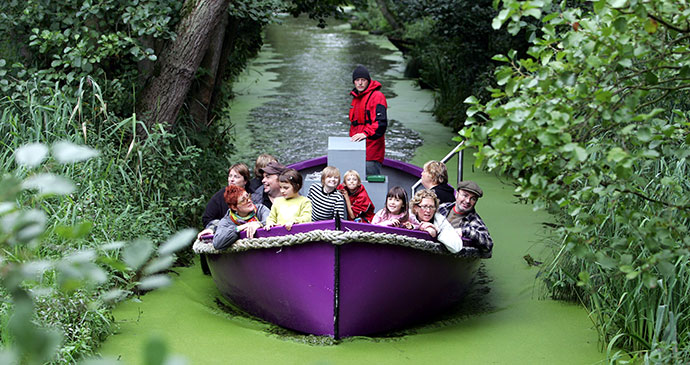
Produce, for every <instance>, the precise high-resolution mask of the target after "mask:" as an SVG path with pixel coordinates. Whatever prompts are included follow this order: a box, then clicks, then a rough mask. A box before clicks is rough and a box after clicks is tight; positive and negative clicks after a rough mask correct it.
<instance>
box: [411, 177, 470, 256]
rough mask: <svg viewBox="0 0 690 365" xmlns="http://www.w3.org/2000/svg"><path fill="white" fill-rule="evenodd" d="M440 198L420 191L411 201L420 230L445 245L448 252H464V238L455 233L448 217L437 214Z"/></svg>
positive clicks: (429, 191) (429, 192) (432, 193)
mask: <svg viewBox="0 0 690 365" xmlns="http://www.w3.org/2000/svg"><path fill="white" fill-rule="evenodd" d="M438 204H439V201H438V198H437V197H436V194H435V193H434V192H433V191H431V190H426V189H425V190H420V191H418V192H417V193H416V194H415V195H414V197H413V198H412V200H411V201H410V207H412V213H413V214H414V215H415V217H417V220H419V222H420V225H419V229H420V230H422V231H426V232H428V233H429V234H430V235H431V237H435V238H436V239H438V241H439V242H441V243H443V245H444V246H446V248H447V249H448V251H450V252H452V253H456V252H458V251H460V250H462V238H460V236H458V234H457V233H456V232H455V229H454V228H453V226H451V225H450V223H449V222H448V220H447V219H446V217H444V216H442V215H441V214H439V213H437V212H436V210H437V209H438Z"/></svg>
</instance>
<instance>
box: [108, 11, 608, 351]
mask: <svg viewBox="0 0 690 365" xmlns="http://www.w3.org/2000/svg"><path fill="white" fill-rule="evenodd" d="M356 64H364V65H366V66H367V67H368V68H369V70H370V72H371V74H372V78H374V79H377V80H379V81H381V83H382V84H383V85H384V89H383V91H384V93H385V94H386V96H387V97H388V103H389V118H390V119H391V120H392V123H391V127H390V129H389V131H388V133H387V135H386V138H387V147H388V149H387V155H388V157H392V158H396V159H401V160H405V161H410V162H412V163H414V164H417V165H421V164H423V163H424V162H425V161H427V160H429V159H439V158H441V157H442V156H443V155H445V154H446V153H447V151H448V150H450V149H451V148H452V147H453V146H454V144H455V142H453V141H452V140H451V139H452V138H453V137H454V134H453V133H452V131H451V130H449V129H448V128H445V127H443V126H440V125H439V124H437V123H435V122H434V120H433V116H432V115H431V113H429V112H428V110H429V109H430V107H431V106H432V105H433V96H432V94H431V93H430V92H428V91H422V90H419V89H418V88H416V87H415V86H414V82H413V81H411V80H407V79H405V78H404V77H403V76H402V74H403V70H404V61H403V59H402V56H401V54H400V53H399V52H397V51H396V50H395V48H394V47H393V46H392V45H391V44H390V43H389V42H388V41H387V40H385V38H381V37H376V36H371V35H368V34H364V33H362V32H356V31H351V30H350V29H349V27H348V26H347V25H346V24H340V25H337V24H336V25H333V24H331V26H329V27H328V28H327V29H319V28H317V27H315V26H314V25H313V22H309V21H307V20H304V19H297V20H295V19H292V18H285V19H284V22H283V24H282V25H273V26H271V27H269V28H268V30H267V32H266V37H265V45H264V47H263V49H262V51H261V54H260V55H259V57H258V58H257V59H256V60H254V61H253V62H252V64H251V65H250V66H249V68H248V70H247V71H246V72H245V73H244V74H243V75H242V77H241V80H240V82H239V83H238V84H236V85H235V92H236V93H237V97H236V98H235V100H234V101H233V105H232V109H231V110H230V115H229V117H230V119H231V121H232V123H233V124H234V126H235V133H236V137H237V138H236V139H237V146H238V149H239V153H237V154H236V155H235V156H233V160H236V161H244V162H247V163H251V161H253V160H254V158H255V157H256V156H257V155H258V154H259V153H262V152H269V153H272V154H274V155H276V156H278V157H279V159H280V160H281V162H285V163H291V162H295V161H298V160H301V159H305V158H310V157H313V156H317V155H323V154H325V153H326V144H327V137H328V136H329V135H341V136H345V135H347V130H348V125H347V111H348V107H349V101H350V97H349V96H348V92H349V89H350V88H351V72H352V69H353V67H354V66H355V65H356ZM456 163H457V162H455V160H452V161H451V164H450V165H451V166H449V170H451V172H452V175H453V176H451V181H452V182H454V181H455V173H454V170H455V164H456ZM471 163H472V160H471V158H469V157H467V158H466V161H465V166H466V167H465V169H464V171H465V178H466V179H472V180H475V181H477V182H478V183H479V185H480V186H481V187H482V188H483V189H484V191H485V196H484V198H482V199H481V200H480V201H479V202H478V204H477V209H478V211H479V213H480V214H481V215H482V217H483V218H484V220H485V221H486V223H487V225H488V227H489V230H490V232H491V234H492V236H493V238H494V242H495V247H494V257H493V258H491V259H489V260H485V262H484V269H483V272H484V273H485V277H483V278H482V282H483V283H482V284H481V285H479V286H478V292H477V293H475V294H474V295H473V296H472V297H471V299H470V301H468V303H466V307H468V308H469V309H465V310H463V311H461V312H459V313H456V314H455V315H452V316H450V317H447V318H446V319H445V320H443V321H439V322H436V323H432V324H429V325H426V326H423V327H420V328H416V329H413V330H412V331H409V332H406V333H402V334H397V335H396V336H390V337H381V338H368V337H363V338H352V339H346V340H344V341H343V342H341V343H340V344H338V345H332V344H331V343H330V342H329V341H323V342H324V344H322V345H316V344H315V343H319V339H314V338H309V337H307V336H290V335H285V334H282V333H280V331H276V329H275V327H273V326H270V325H268V324H265V323H261V322H259V321H255V320H251V319H248V318H245V317H242V316H237V315H233V314H231V313H228V312H226V311H225V310H224V309H223V308H222V306H221V305H219V304H218V302H217V298H218V297H219V296H220V294H219V293H218V291H217V290H216V288H215V286H214V284H213V282H212V279H211V278H210V277H208V276H203V275H202V274H201V270H200V269H199V267H198V265H197V266H194V267H190V268H182V269H177V270H176V271H177V272H178V273H179V275H173V279H174V284H173V286H172V287H169V288H167V289H164V290H160V291H156V292H154V293H150V294H147V295H145V296H143V297H141V298H140V299H139V300H130V301H128V302H126V303H124V304H122V305H120V306H119V307H118V308H117V309H116V311H115V313H114V314H115V318H116V320H117V321H118V322H119V324H120V330H119V331H118V333H117V334H115V335H114V336H112V337H111V338H110V339H108V341H107V342H106V343H105V344H104V346H103V348H102V353H103V355H104V356H112V357H116V358H120V359H121V360H123V361H125V362H127V363H140V362H141V361H142V359H143V356H142V353H143V348H142V343H143V341H144V340H145V339H146V338H148V337H150V336H157V337H161V338H163V339H165V340H166V341H167V344H168V347H169V351H170V352H171V353H173V354H178V355H181V356H182V357H185V358H186V359H187V360H188V362H189V363H191V364H226V363H269V362H270V363H273V362H278V363H300V364H302V363H307V364H314V363H320V364H346V363H355V362H357V363H377V364H378V363H391V364H392V363H395V364H397V363H401V362H403V363H421V362H429V363H468V364H485V363H495V364H554V363H559V364H592V363H598V362H601V361H603V359H604V357H605V356H604V354H602V353H600V352H599V350H598V344H597V334H596V332H595V330H594V329H593V328H592V325H591V322H590V320H589V319H588V318H587V313H586V312H585V311H584V309H582V308H581V307H579V306H576V305H572V304H565V303H561V302H556V301H552V300H543V299H540V293H541V292H540V290H539V282H538V280H537V279H535V275H536V273H537V269H535V268H532V267H530V266H528V265H527V264H526V263H525V261H524V259H523V256H524V255H526V254H531V255H532V256H536V257H538V256H540V255H541V253H542V252H543V250H544V247H543V244H542V243H540V237H541V236H543V235H544V232H543V231H542V229H541V224H540V223H541V222H543V221H545V220H547V219H548V216H546V215H545V214H544V213H539V212H537V213H535V212H533V211H532V209H531V207H530V206H526V205H521V204H517V203H516V201H515V200H516V199H515V198H514V197H513V195H512V188H511V186H510V185H508V184H505V183H503V182H501V180H500V179H499V178H497V177H496V176H494V175H491V174H487V173H485V172H482V171H478V170H475V169H473V168H472V167H471Z"/></svg>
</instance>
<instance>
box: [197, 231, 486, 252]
mask: <svg viewBox="0 0 690 365" xmlns="http://www.w3.org/2000/svg"><path fill="white" fill-rule="evenodd" d="M317 241H325V242H330V243H332V244H334V245H344V244H346V243H349V242H366V243H376V244H390V245H397V246H405V247H411V248H415V249H418V250H422V251H427V252H432V253H436V254H448V255H451V254H450V253H449V252H447V251H446V250H444V249H442V248H441V246H442V245H441V244H440V243H438V242H436V241H429V240H425V239H421V238H414V237H408V236H402V235H397V234H393V233H379V232H364V231H331V230H314V231H309V232H304V233H296V234H291V235H285V236H275V237H262V238H243V239H241V240H237V241H236V242H235V243H233V244H232V245H230V247H228V248H225V249H222V250H217V249H215V248H214V247H213V244H211V243H204V242H201V241H199V240H196V241H195V242H194V245H193V247H192V248H193V250H194V252H196V253H198V254H201V253H205V254H222V253H230V252H243V251H248V250H253V249H260V248H278V247H287V246H295V245H300V244H304V243H309V242H317ZM453 256H457V257H480V256H481V255H479V254H478V250H476V249H475V248H472V247H465V248H463V249H462V250H461V251H460V252H458V253H457V254H454V255H453Z"/></svg>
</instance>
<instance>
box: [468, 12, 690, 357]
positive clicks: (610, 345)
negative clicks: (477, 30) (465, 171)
mask: <svg viewBox="0 0 690 365" xmlns="http://www.w3.org/2000/svg"><path fill="white" fill-rule="evenodd" d="M689 16H690V13H689V12H688V10H687V9H685V8H684V7H683V6H682V5H680V4H678V3H676V2H674V1H666V0H656V1H648V2H636V1H629V2H628V1H617V0H616V1H596V2H594V3H593V6H592V7H591V9H590V8H566V7H562V8H552V7H551V3H550V2H548V1H522V2H518V1H504V4H503V9H502V10H501V11H500V12H499V14H498V16H497V17H496V18H495V19H494V23H493V24H494V27H496V28H498V27H500V26H501V25H502V24H504V23H506V24H507V25H506V26H507V29H508V30H509V31H510V32H512V33H517V32H518V31H520V30H521V29H522V28H523V27H528V26H529V23H527V22H525V21H523V18H524V17H533V18H536V19H539V20H541V22H542V25H541V28H539V29H532V31H535V32H534V34H535V37H534V39H533V40H532V41H531V43H532V46H531V47H530V48H529V51H528V55H529V57H524V58H521V57H519V56H518V54H517V52H515V51H511V52H509V53H508V54H507V55H499V56H496V57H495V58H494V59H495V60H496V61H499V62H503V64H504V66H502V67H500V68H498V69H497V70H496V73H495V76H496V82H497V83H498V85H500V88H494V89H492V97H493V99H492V100H490V101H489V102H488V103H485V104H483V103H481V102H480V101H479V100H478V99H477V98H474V97H470V98H468V99H467V103H468V104H469V105H470V108H469V110H468V115H469V116H470V118H469V119H468V121H469V122H470V123H471V125H470V126H468V127H467V128H465V129H463V130H462V131H461V133H460V134H461V136H463V137H465V138H467V139H468V140H469V145H471V146H475V147H477V148H478V153H477V164H478V165H484V166H487V167H488V168H489V169H492V170H498V171H501V172H504V173H507V174H509V175H511V176H513V177H514V178H515V179H516V182H517V185H518V187H517V189H516V192H517V193H518V194H519V195H520V196H521V197H522V198H523V199H525V200H529V201H532V202H534V203H535V206H536V207H537V208H548V209H550V210H551V211H553V212H556V213H557V214H558V219H559V224H560V226H559V228H558V229H557V230H556V232H555V233H556V234H557V239H558V243H559V244H558V246H557V247H556V248H555V257H554V259H553V261H552V263H551V264H550V265H549V267H548V268H546V269H545V274H546V275H545V277H546V283H547V284H548V285H549V286H550V289H551V290H552V293H553V294H554V296H558V297H565V298H579V299H580V300H582V302H583V303H584V304H585V305H586V306H587V307H588V308H589V309H590V310H591V311H592V315H591V318H592V319H593V320H594V322H595V324H596V325H597V329H598V330H599V332H600V335H601V339H602V340H603V341H604V343H605V344H606V345H607V349H608V350H609V355H610V356H611V358H612V359H613V358H616V359H617V358H619V356H620V354H618V353H614V352H613V351H614V349H615V348H616V347H622V348H624V349H626V350H628V351H631V352H632V353H633V357H634V358H639V359H644V360H645V361H649V362H688V360H689V358H688V355H689V348H690V342H689V340H690V313H688V310H687V308H688V307H687V304H688V303H687V301H688V300H689V294H690V281H689V280H688V278H689V276H690V273H689V272H688V254H689V253H690V252H689V251H688V245H689V244H690V236H689V235H688V227H689V225H688V224H689V223H690V221H689V218H690V216H689V213H690V197H689V192H690V183H688V180H687V176H688V173H689V172H690V171H688V166H687V162H686V161H687V158H688V157H689V156H690V150H689V149H688V142H690V137H689V134H688V132H689V129H690V124H689V123H688V120H689V119H688V117H689V115H688V112H687V110H686V108H685V105H687V100H688V99H687V96H688V95H687V91H686V90H687V89H688V84H687V82H686V79H687V74H688V70H690V57H689V56H688V53H687V52H686V48H687V47H686V46H685V45H684V44H685V42H684V40H685V39H686V37H687V33H688V32H690V31H688V30H687V27H686V25H687V21H688V17H689Z"/></svg>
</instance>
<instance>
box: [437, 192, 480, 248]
mask: <svg viewBox="0 0 690 365" xmlns="http://www.w3.org/2000/svg"><path fill="white" fill-rule="evenodd" d="M483 195H484V192H483V191H482V189H481V188H480V187H479V185H477V183H476V182H474V181H470V180H466V181H461V182H460V183H458V193H457V195H456V196H455V202H451V203H445V204H443V205H441V206H440V207H439V208H438V212H439V214H441V215H443V216H445V217H446V219H448V222H450V224H451V225H452V226H453V227H454V228H455V231H456V232H457V233H458V235H460V237H462V239H463V244H464V245H465V246H469V247H476V248H478V249H479V250H480V251H482V252H484V253H489V255H490V254H491V250H492V249H493V247H494V242H493V240H492V239H491V235H490V234H489V231H488V230H487V229H486V224H484V221H483V220H482V218H481V217H479V214H477V211H476V210H475V209H474V206H475V204H477V200H478V199H479V198H481V197H482V196H483Z"/></svg>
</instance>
